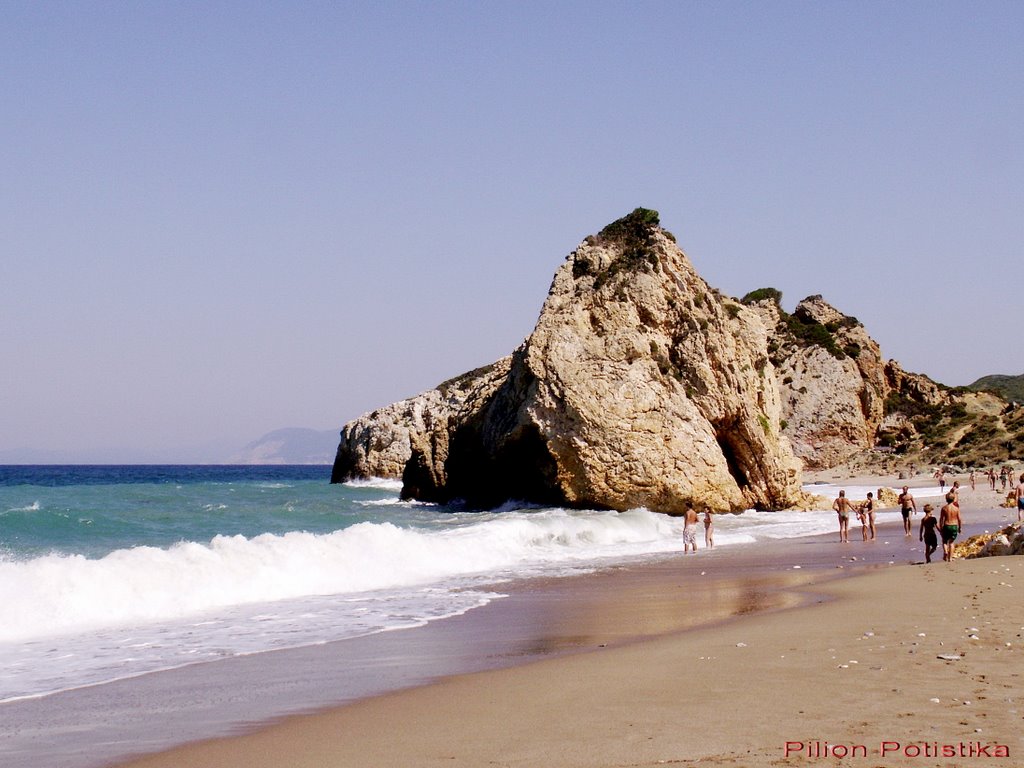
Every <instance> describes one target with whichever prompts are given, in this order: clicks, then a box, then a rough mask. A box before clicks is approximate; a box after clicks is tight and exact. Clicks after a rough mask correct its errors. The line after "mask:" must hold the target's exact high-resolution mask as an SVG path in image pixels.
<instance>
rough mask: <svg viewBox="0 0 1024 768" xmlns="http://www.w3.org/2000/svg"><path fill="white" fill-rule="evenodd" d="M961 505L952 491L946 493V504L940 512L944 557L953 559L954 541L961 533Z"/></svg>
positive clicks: (940, 530)
mask: <svg viewBox="0 0 1024 768" xmlns="http://www.w3.org/2000/svg"><path fill="white" fill-rule="evenodd" d="M960 525H961V520H960V505H959V504H957V503H956V501H955V497H954V496H953V494H952V493H947V494H946V505H945V506H944V507H943V508H942V510H941V511H940V512H939V534H940V535H941V536H942V559H943V560H945V561H946V562H947V563H948V562H950V561H951V560H952V559H953V542H954V541H956V537H957V536H959V535H960Z"/></svg>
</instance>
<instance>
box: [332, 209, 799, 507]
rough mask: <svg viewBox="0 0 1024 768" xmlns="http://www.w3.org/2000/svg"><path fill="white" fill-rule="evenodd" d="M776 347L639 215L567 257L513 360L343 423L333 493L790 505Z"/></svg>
mask: <svg viewBox="0 0 1024 768" xmlns="http://www.w3.org/2000/svg"><path fill="white" fill-rule="evenodd" d="M768 343H769V335H768V331H767V329H766V327H765V324H764V323H763V322H762V321H761V319H760V318H759V316H758V314H757V312H755V311H753V310H751V309H749V308H747V307H745V306H743V305H741V304H739V303H737V302H734V301H731V300H729V299H726V298H723V297H722V296H720V295H719V294H718V292H717V291H714V290H712V289H711V288H710V287H709V286H708V285H707V283H705V282H704V280H703V279H701V278H700V276H698V275H697V273H696V272H695V271H694V269H693V266H692V265H691V264H690V262H689V260H688V259H687V257H686V256H685V255H684V254H683V252H682V251H681V250H680V249H679V247H678V246H677V245H676V243H675V239H674V238H673V237H672V236H671V234H670V233H668V232H666V231H664V230H663V229H661V228H660V227H659V226H658V221H657V214H656V213H655V212H653V211H646V210H644V209H637V211H634V212H633V213H632V214H630V215H629V216H627V217H625V218H623V219H620V220H619V221H616V222H614V223H613V224H611V225H609V226H608V227H606V228H605V229H604V230H602V231H601V233H600V234H598V235H597V236H593V237H589V238H587V239H586V240H585V241H584V242H583V243H582V244H581V245H580V246H579V247H578V248H577V249H576V250H575V251H573V252H572V253H571V254H570V255H569V256H568V258H567V259H566V261H565V263H564V264H563V265H562V266H561V268H560V269H559V270H558V271H557V273H556V274H555V277H554V281H553V282H552V285H551V290H550V292H549V294H548V298H547V300H546V301H545V303H544V307H543V308H542V310H541V313H540V318H539V319H538V321H537V326H536V328H535V330H534V331H533V333H532V334H531V335H530V337H529V338H528V339H527V340H526V342H525V343H524V344H523V345H522V346H521V347H520V348H519V349H517V350H516V351H515V352H514V353H513V354H512V356H511V357H510V358H506V359H504V360H502V361H499V362H498V363H496V364H495V365H494V366H490V367H488V368H486V369H481V370H479V371H474V372H470V373H469V374H466V375H465V376H463V377H460V378H459V379H456V380H453V381H450V382H446V383H445V384H443V385H441V386H440V387H438V388H437V389H436V390H432V391H430V392H426V393H424V394H422V395H418V396H417V397H414V398H412V399H410V400H406V401H403V402H401V403H396V404H394V405H392V406H389V407H388V408H385V409H382V410H380V411H376V412H374V413H372V414H368V415H367V416H364V417H362V418H360V419H357V420H356V421H354V422H352V423H350V424H348V425H346V427H345V428H344V430H343V432H342V439H341V444H340V445H339V448H338V455H337V458H336V461H335V465H334V472H333V475H332V480H334V481H336V482H337V481H343V480H345V479H348V478H352V477H359V476H366V475H383V476H401V477H402V479H403V481H404V486H405V488H404V494H405V495H406V496H409V497H414V498H419V499H425V500H437V501H450V500H453V499H464V500H466V501H467V502H468V503H470V504H471V505H478V506H493V505H496V504H499V503H501V502H502V501H505V500H506V499H509V498H514V499H521V500H528V501H536V502H541V503H549V504H563V505H571V506H580V507H601V508H613V509H626V508H631V507H639V506H644V507H647V508H649V509H652V510H657V511H664V512H670V513H677V512H679V511H681V510H682V509H684V508H685V506H686V505H687V504H689V503H694V504H696V505H699V506H703V507H709V508H712V509H716V510H741V509H747V508H750V507H757V508H762V509H771V508H780V507H785V506H788V505H791V504H794V503H796V502H798V501H799V500H800V498H801V496H802V494H801V491H800V485H799V464H798V462H797V461H796V459H795V457H794V456H793V453H792V450H791V449H790V446H789V442H788V440H787V439H786V438H785V437H783V436H782V434H781V421H782V418H783V415H782V404H781V403H780V399H779V391H780V389H779V383H778V381H777V377H776V372H775V368H774V366H773V364H772V362H771V360H770V359H769V352H768Z"/></svg>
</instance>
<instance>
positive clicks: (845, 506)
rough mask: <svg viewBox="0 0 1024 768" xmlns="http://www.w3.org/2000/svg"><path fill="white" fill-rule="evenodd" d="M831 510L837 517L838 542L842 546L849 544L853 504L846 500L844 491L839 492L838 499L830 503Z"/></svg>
mask: <svg viewBox="0 0 1024 768" xmlns="http://www.w3.org/2000/svg"><path fill="white" fill-rule="evenodd" d="M832 509H834V510H835V511H836V513H837V514H838V515H839V541H840V543H843V544H849V543H850V513H851V512H852V511H853V504H851V503H850V500H849V499H848V498H846V491H840V492H839V498H838V499H836V500H835V501H834V502H832Z"/></svg>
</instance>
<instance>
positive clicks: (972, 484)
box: [967, 469, 976, 491]
mask: <svg viewBox="0 0 1024 768" xmlns="http://www.w3.org/2000/svg"><path fill="white" fill-rule="evenodd" d="M974 474H975V473H974V470H973V469H972V470H971V475H970V477H969V478H967V479H968V480H970V481H971V490H972V491H973V490H976V489H975V487H974V479H975V478H974Z"/></svg>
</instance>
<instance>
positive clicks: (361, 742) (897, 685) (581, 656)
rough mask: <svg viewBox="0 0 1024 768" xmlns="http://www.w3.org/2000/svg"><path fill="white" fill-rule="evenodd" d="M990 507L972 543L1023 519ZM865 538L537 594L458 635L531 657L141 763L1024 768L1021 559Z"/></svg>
mask: <svg viewBox="0 0 1024 768" xmlns="http://www.w3.org/2000/svg"><path fill="white" fill-rule="evenodd" d="M873 483H877V479H871V478H869V479H867V481H866V482H864V483H860V481H859V480H858V481H851V483H850V484H851V485H856V484H864V485H868V486H870V485H872V484H873ZM877 484H878V485H893V484H894V483H893V482H892V481H889V482H882V483H877ZM986 494H987V489H986V492H985V493H982V492H981V489H980V488H979V491H978V492H976V493H973V494H972V493H969V492H968V493H965V494H964V502H963V506H964V511H965V518H966V519H967V520H968V522H969V523H970V526H969V528H968V533H974V532H980V530H981V529H982V528H985V529H992V530H994V529H995V528H997V527H1000V525H1001V524H1002V523H1003V521H1007V520H1009V519H1015V517H1016V515H1015V513H1012V512H1010V511H1008V510H1000V509H996V508H994V505H993V504H992V498H990V497H989V496H988V495H986ZM919 506H921V502H920V500H919ZM919 520H920V517H917V518H915V524H916V522H917V521H919ZM972 521H973V522H972ZM854 527H856V526H854ZM851 534H852V535H851V543H850V544H846V545H840V544H838V543H837V542H836V541H835V537H834V536H821V537H811V538H807V539H800V540H795V541H788V542H787V541H780V542H773V543H770V544H767V545H763V546H757V547H734V548H726V549H719V550H715V551H712V552H708V551H706V550H702V551H701V552H700V553H698V554H697V555H690V556H683V555H680V556H679V558H678V559H675V560H670V561H666V562H663V563H659V564H654V565H647V566H637V567H621V568H616V569H612V570H609V571H605V572H601V573H598V574H593V575H591V576H585V577H577V578H572V579H561V580H551V581H547V582H536V583H530V582H526V583H524V584H522V585H519V587H518V588H516V589H513V590H512V596H511V597H510V598H507V599H506V600H502V601H498V602H496V603H494V604H492V605H489V606H487V607H485V608H483V609H479V610H478V611H472V612H470V613H469V614H467V615H466V616H464V617H459V618H458V619H452V620H449V622H451V623H449V622H440V623H441V624H448V626H449V631H451V628H452V627H456V628H457V627H459V626H460V624H459V623H458V622H459V621H463V622H468V623H467V624H465V625H463V626H466V627H468V629H467V631H471V629H472V626H473V622H477V623H480V622H483V623H487V624H488V625H489V626H491V628H492V630H493V629H494V624H495V622H497V624H498V627H497V628H498V630H499V631H501V630H503V629H504V630H507V632H508V633H509V635H513V636H517V637H519V638H520V643H519V645H518V646H517V647H519V648H520V649H521V650H520V651H518V653H521V656H522V661H523V663H520V664H516V665H514V666H511V667H505V668H501V669H491V670H489V671H482V672H475V673H472V674H465V675H457V676H453V677H447V678H444V679H441V680H438V681H436V682H433V683H431V684H427V685H422V686H420V687H415V688H411V689H408V690H402V691H398V692H394V693H389V694H385V695H382V696H377V697H373V698H368V699H364V700H361V701H357V702H355V703H352V704H348V705H345V706H341V707H339V708H336V709H331V710H328V711H324V712H319V713H314V714H308V715H300V716H293V717H289V718H286V719H283V720H281V721H279V722H275V723H271V724H266V725H264V726H262V727H260V728H258V729H256V730H254V731H252V732H249V733H245V734H242V735H239V736H232V737H228V738H221V739H214V740H210V741H204V742H199V743H194V744H189V745H185V746H183V747H179V748H176V749H173V750H170V751H167V752H163V753H160V754H156V755H152V756H148V757H142V758H139V759H137V760H135V761H133V762H130V763H127V764H126V765H130V766H133V768H143V767H146V768H164V767H166V768H171V767H172V766H173V768H188V767H194V768H200V767H201V768H207V767H209V768H214V766H216V767H217V768H235V767H236V766H237V767H238V768H243V766H244V767H245V768H252V767H253V766H288V767H289V768H305V767H307V766H308V767H309V768H314V767H315V768H324V767H326V766H337V767H339V768H340V767H342V766H360V767H364V766H438V765H445V766H474V767H475V766H527V767H536V768H541V767H543V768H570V767H575V766H579V767H580V768H583V767H586V768H598V767H601V766H609V767H610V766H623V767H624V766H656V765H696V764H705V765H736V766H779V765H793V766H808V765H826V766H846V765H850V766H856V765H859V766H900V765H908V766H921V765H929V766H931V765H949V766H971V765H988V764H991V763H992V762H993V761H994V762H995V763H996V764H1001V765H1015V764H1020V763H1021V761H1022V760H1024V736H1022V734H1024V686H1022V685H1021V683H1022V680H1021V674H1022V670H1024V664H1022V662H1024V603H1022V600H1024V560H1022V559H1021V558H1019V557H1007V558H986V559H979V560H970V561H968V560H957V561H954V562H953V563H949V564H947V563H943V562H942V561H941V559H939V560H938V561H937V562H934V563H932V564H930V565H927V566H926V565H923V564H914V563H917V562H919V561H920V560H922V559H923V554H922V550H921V547H920V544H919V543H918V541H917V535H916V528H915V535H914V537H913V538H912V539H906V538H904V536H903V533H902V530H901V527H900V526H899V524H892V523H890V524H887V525H886V526H883V527H882V528H881V529H880V535H879V538H878V540H877V541H875V542H870V543H866V544H865V543H863V542H861V541H859V531H856V530H855V531H851ZM940 557H941V552H940ZM795 566H799V567H795ZM426 629H428V630H429V628H426ZM417 631H418V630H417ZM509 653H513V652H509ZM942 657H947V658H942ZM508 663H513V664H515V660H514V659H513V660H511V661H510V660H509V659H507V658H506V659H502V660H501V664H508ZM494 666H499V664H498V663H495V664H494ZM1004 752H1005V753H1008V754H1009V758H1002V759H1000V758H999V755H1002V754H1003V753H1004Z"/></svg>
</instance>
